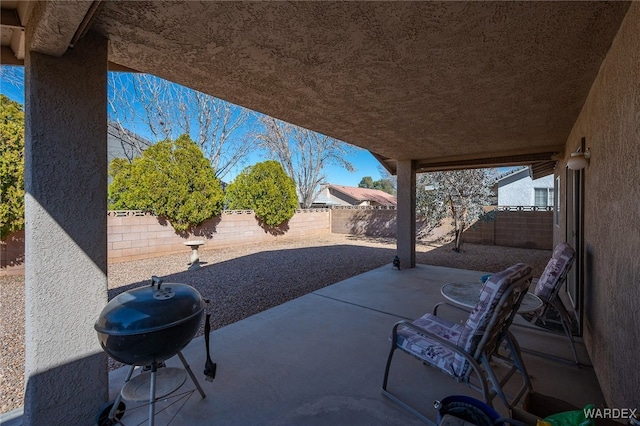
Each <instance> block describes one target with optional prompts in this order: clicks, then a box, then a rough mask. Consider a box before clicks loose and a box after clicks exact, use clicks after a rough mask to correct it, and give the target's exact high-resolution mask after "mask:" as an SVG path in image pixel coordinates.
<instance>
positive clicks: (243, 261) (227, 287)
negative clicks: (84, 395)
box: [0, 234, 551, 413]
mask: <svg viewBox="0 0 640 426" xmlns="http://www.w3.org/2000/svg"><path fill="white" fill-rule="evenodd" d="M395 251H396V250H395V239H380V238H370V237H357V236H349V235H338V234H329V235H322V236H318V237H314V238H305V239H292V238H287V237H283V238H282V239H278V240H276V241H274V242H271V243H267V244H264V243H261V244H252V245H246V246H241V247H232V248H227V249H217V250H201V251H200V259H201V261H203V262H206V264H205V265H204V267H203V268H202V269H200V270H199V271H186V270H185V269H186V266H187V261H188V253H186V252H185V253H184V254H177V255H170V256H163V257H156V258H152V259H145V260H139V261H133V262H126V263H116V264H112V265H109V299H111V298H113V297H114V296H116V295H117V294H119V293H121V292H123V291H126V290H129V289H131V288H135V287H138V286H140V285H141V284H148V283H149V280H150V278H151V276H152V275H157V276H161V277H163V278H164V280H165V281H167V282H182V283H187V284H189V285H192V286H193V287H195V288H197V289H198V291H200V293H201V294H202V296H203V297H204V298H205V299H209V300H211V301H212V306H211V307H210V308H209V310H210V311H211V313H212V316H211V320H212V323H211V327H212V329H217V328H220V327H224V326H225V325H227V324H230V323H233V322H236V321H239V320H241V319H243V318H246V317H248V316H251V315H253V314H256V313H258V312H261V311H263V310H265V309H268V308H271V307H273V306H276V305H279V304H282V303H284V302H286V301H288V300H291V299H294V298H297V297H299V296H302V295H304V294H306V293H309V292H312V291H314V290H317V289H319V288H322V287H326V286H327V285H331V284H333V283H336V282H338V281H341V280H344V279H346V278H349V277H351V276H354V275H358V274H361V273H363V272H366V271H369V270H371V269H375V268H377V267H379V266H382V265H384V264H390V263H391V261H392V259H393V257H394V256H395ZM550 257H551V251H550V250H529V249H515V248H508V247H498V246H480V245H474V244H465V246H464V252H463V253H456V252H454V251H452V250H451V245H450V244H446V245H441V244H428V243H418V245H417V247H416V261H417V263H420V264H429V265H438V266H448V267H452V268H460V269H470V270H478V271H487V272H497V271H500V270H502V269H504V268H506V267H508V266H510V265H512V264H514V263H517V262H527V263H529V264H530V265H532V266H533V275H534V276H540V274H541V273H542V270H543V269H544V267H545V265H546V263H547V261H548V260H549V258H550ZM0 311H1V316H0V413H5V412H8V411H11V410H13V409H14V408H18V407H20V406H22V403H23V402H22V398H23V388H24V378H23V374H24V277H23V276H5V277H0ZM202 333H203V330H202V327H201V329H200V331H199V332H198V335H201V334H202ZM119 366H120V364H118V363H116V362H113V361H110V368H111V369H114V368H117V367H119Z"/></svg>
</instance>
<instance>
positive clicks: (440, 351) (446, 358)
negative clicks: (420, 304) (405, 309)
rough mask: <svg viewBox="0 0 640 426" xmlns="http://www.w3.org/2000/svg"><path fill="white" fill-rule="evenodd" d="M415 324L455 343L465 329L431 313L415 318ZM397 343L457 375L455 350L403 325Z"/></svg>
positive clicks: (445, 370) (416, 355)
mask: <svg viewBox="0 0 640 426" xmlns="http://www.w3.org/2000/svg"><path fill="white" fill-rule="evenodd" d="M413 324H414V325H417V326H418V327H420V328H423V329H425V330H427V331H430V332H432V333H434V334H437V335H438V336H440V337H442V338H443V339H446V340H448V341H449V342H451V343H453V344H457V343H458V339H459V338H460V334H461V333H462V329H463V327H462V325H461V324H455V323H452V322H450V321H447V320H446V319H443V318H440V317H438V316H435V315H431V314H425V315H424V316H422V317H421V318H418V319H417V320H415V321H414V322H413ZM397 345H398V347H400V348H402V349H403V350H404V351H405V352H408V353H410V354H413V355H414V356H415V357H416V358H419V359H420V360H422V361H424V362H426V363H428V364H431V365H433V366H434V367H438V368H439V369H441V370H442V371H444V372H446V373H448V374H450V375H452V376H456V372H455V371H454V369H453V359H454V352H453V351H452V350H450V349H447V348H445V347H443V346H441V345H440V343H438V342H436V341H434V340H433V339H430V338H428V337H427V336H425V335H423V334H421V333H419V332H417V331H416V330H414V329H411V328H407V327H403V326H400V327H398V340H397Z"/></svg>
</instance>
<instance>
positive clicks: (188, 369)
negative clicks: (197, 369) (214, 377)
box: [178, 352, 207, 398]
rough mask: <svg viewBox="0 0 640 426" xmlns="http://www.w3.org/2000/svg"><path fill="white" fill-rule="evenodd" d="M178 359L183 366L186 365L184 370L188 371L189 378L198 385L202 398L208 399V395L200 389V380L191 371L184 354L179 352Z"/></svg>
mask: <svg viewBox="0 0 640 426" xmlns="http://www.w3.org/2000/svg"><path fill="white" fill-rule="evenodd" d="M178 357H179V358H180V361H181V362H182V365H184V369H185V370H187V373H189V377H191V380H192V381H193V384H194V385H196V388H198V392H200V396H202V398H206V397H207V395H205V394H204V391H203V390H202V388H201V387H200V383H198V379H196V376H195V375H194V374H193V371H191V367H189V364H187V360H186V359H184V356H183V355H182V352H178Z"/></svg>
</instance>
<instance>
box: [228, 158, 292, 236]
mask: <svg viewBox="0 0 640 426" xmlns="http://www.w3.org/2000/svg"><path fill="white" fill-rule="evenodd" d="M226 195H227V202H228V203H229V208H230V209H232V210H245V209H246V210H253V211H254V212H255V214H256V217H257V218H258V219H260V220H261V221H262V222H263V223H264V224H266V225H267V226H269V227H272V228H273V227H277V226H279V225H281V224H282V223H284V222H286V221H288V220H289V219H291V218H292V217H293V215H294V213H295V212H296V208H298V196H297V195H296V184H295V182H294V181H293V179H291V177H289V176H287V174H286V173H285V171H284V169H283V168H282V165H281V164H280V163H278V162H277V161H273V160H269V161H264V162H262V163H257V164H255V165H253V166H250V167H247V168H246V169H244V170H243V171H242V173H240V174H239V175H238V176H237V177H236V179H235V180H234V181H233V182H231V183H230V184H229V186H228V187H227V194H226Z"/></svg>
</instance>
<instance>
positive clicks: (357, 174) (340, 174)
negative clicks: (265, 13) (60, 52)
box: [0, 66, 381, 186]
mask: <svg viewBox="0 0 640 426" xmlns="http://www.w3.org/2000/svg"><path fill="white" fill-rule="evenodd" d="M3 68H4V66H3ZM15 70H16V71H17V74H20V77H21V74H22V73H21V68H20V67H15ZM15 74H16V72H15V71H14V75H15ZM0 93H2V94H4V95H6V96H7V97H8V98H9V99H12V100H14V101H16V102H20V103H21V104H23V105H24V86H22V85H20V86H16V85H15V84H10V83H9V82H8V81H7V80H6V79H5V73H4V72H3V73H1V74H0ZM130 130H132V131H135V132H138V133H142V136H145V135H144V131H143V130H140V129H130ZM264 159H265V158H264V155H263V154H261V153H259V152H254V153H252V154H251V155H250V156H249V158H248V159H247V163H248V164H245V165H243V166H238V167H236V168H234V169H233V171H232V172H231V173H230V174H229V175H227V176H226V177H225V180H226V181H231V180H233V179H234V178H235V175H237V174H238V173H239V172H240V171H241V170H242V169H243V168H244V167H245V166H247V165H252V164H255V163H257V162H259V161H263V160H264ZM347 160H348V161H349V162H350V163H351V164H353V166H354V167H355V169H356V170H355V171H354V172H349V171H347V170H345V169H344V168H341V167H339V166H334V165H329V166H327V167H326V168H325V174H326V176H327V182H328V183H331V184H334V185H345V186H358V183H360V180H361V179H362V178H363V177H365V176H371V177H372V178H373V180H378V179H380V177H381V176H380V172H379V168H380V163H379V162H378V161H377V160H376V159H375V158H374V157H373V156H372V155H371V154H370V153H369V152H368V151H366V150H364V149H361V148H357V147H354V148H353V150H352V153H351V154H350V155H349V156H348V157H347Z"/></svg>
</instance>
